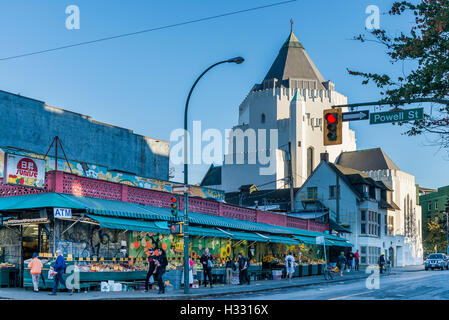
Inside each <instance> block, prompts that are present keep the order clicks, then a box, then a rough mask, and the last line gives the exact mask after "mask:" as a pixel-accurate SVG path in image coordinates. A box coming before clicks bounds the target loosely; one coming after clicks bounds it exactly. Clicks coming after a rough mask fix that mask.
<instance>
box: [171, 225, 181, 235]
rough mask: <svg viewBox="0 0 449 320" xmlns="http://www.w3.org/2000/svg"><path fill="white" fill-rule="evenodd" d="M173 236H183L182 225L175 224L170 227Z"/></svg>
mask: <svg viewBox="0 0 449 320" xmlns="http://www.w3.org/2000/svg"><path fill="white" fill-rule="evenodd" d="M170 233H171V234H182V223H175V224H172V225H171V226H170Z"/></svg>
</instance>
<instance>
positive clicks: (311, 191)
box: [307, 187, 318, 199]
mask: <svg viewBox="0 0 449 320" xmlns="http://www.w3.org/2000/svg"><path fill="white" fill-rule="evenodd" d="M317 193H318V188H317V187H308V188H307V199H316V194H317Z"/></svg>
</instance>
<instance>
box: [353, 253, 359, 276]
mask: <svg viewBox="0 0 449 320" xmlns="http://www.w3.org/2000/svg"><path fill="white" fill-rule="evenodd" d="M359 259H360V253H359V250H356V252H355V253H354V261H355V270H356V271H359V263H360V260H359Z"/></svg>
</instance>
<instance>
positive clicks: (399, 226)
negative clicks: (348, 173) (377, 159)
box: [365, 169, 423, 265]
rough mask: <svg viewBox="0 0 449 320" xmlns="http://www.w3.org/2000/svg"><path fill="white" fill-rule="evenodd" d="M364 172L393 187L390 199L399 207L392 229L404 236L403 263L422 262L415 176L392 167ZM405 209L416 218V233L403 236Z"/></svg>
mask: <svg viewBox="0 0 449 320" xmlns="http://www.w3.org/2000/svg"><path fill="white" fill-rule="evenodd" d="M365 173H366V174H368V175H369V176H371V177H372V178H373V179H375V180H382V181H383V182H385V183H386V184H387V185H389V186H390V187H391V188H392V189H393V194H392V199H393V201H394V203H396V204H397V205H398V206H399V208H400V209H401V210H400V211H396V215H395V219H394V225H395V226H394V229H395V234H397V235H402V236H404V241H403V248H402V250H401V251H402V252H403V257H404V258H403V259H404V263H405V264H407V265H412V264H422V263H423V247H422V230H421V229H422V209H421V206H420V205H418V204H417V203H416V200H417V199H416V185H415V176H413V175H411V174H409V173H406V172H404V171H401V170H392V169H388V170H373V171H366V172H365ZM407 199H408V201H407ZM407 202H408V204H407ZM406 210H409V211H411V212H414V215H415V218H416V220H415V230H416V233H415V234H413V235H411V236H408V237H405V223H406V219H405V217H406Z"/></svg>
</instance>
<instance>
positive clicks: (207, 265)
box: [200, 248, 213, 288]
mask: <svg viewBox="0 0 449 320" xmlns="http://www.w3.org/2000/svg"><path fill="white" fill-rule="evenodd" d="M212 261H213V258H212V256H211V254H210V253H209V248H206V249H204V253H203V255H202V256H201V259H200V262H201V265H202V266H203V278H204V279H203V281H204V287H207V279H209V283H210V287H211V288H213V286H212Z"/></svg>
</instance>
